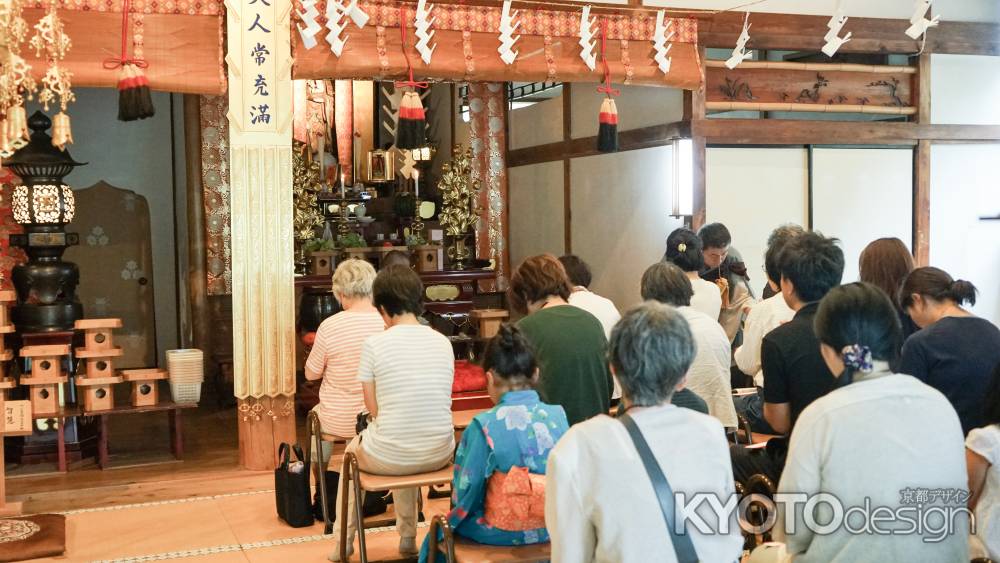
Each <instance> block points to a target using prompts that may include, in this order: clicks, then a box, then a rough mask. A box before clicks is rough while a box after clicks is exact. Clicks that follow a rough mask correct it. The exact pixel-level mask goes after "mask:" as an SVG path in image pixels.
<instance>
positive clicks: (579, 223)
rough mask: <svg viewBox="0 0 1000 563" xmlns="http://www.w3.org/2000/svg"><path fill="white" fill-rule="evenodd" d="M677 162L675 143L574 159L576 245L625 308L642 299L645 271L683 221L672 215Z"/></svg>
mask: <svg viewBox="0 0 1000 563" xmlns="http://www.w3.org/2000/svg"><path fill="white" fill-rule="evenodd" d="M672 163H673V159H672V153H671V148H670V147H669V146H667V147H657V148H651V149H642V150H635V151H627V152H621V153H615V154H606V155H600V156H589V157H586V158H575V159H573V160H572V161H571V165H570V166H571V168H570V172H571V173H570V179H571V180H572V186H573V189H572V192H571V203H572V210H573V218H572V229H573V230H572V237H573V251H574V253H575V254H579V255H580V257H581V258H583V259H584V260H585V261H587V262H588V263H589V264H590V267H591V270H592V271H593V274H594V281H593V283H592V284H591V289H593V290H594V291H595V292H597V293H599V294H601V295H604V296H605V297H607V298H608V299H611V300H612V301H614V302H615V304H616V305H618V308H619V309H625V308H628V307H631V306H632V305H634V304H636V303H637V302H639V300H640V297H639V282H640V281H641V279H642V273H643V272H645V271H646V268H647V267H649V265H650V264H652V263H654V262H656V261H657V260H659V259H660V258H662V257H663V250H664V247H663V243H664V241H665V240H666V239H667V235H668V234H669V233H670V231H671V230H673V229H674V228H676V227H678V226H680V224H681V222H680V221H679V220H677V219H672V218H671V217H670V216H669V213H670V210H671V201H670V182H671V166H672Z"/></svg>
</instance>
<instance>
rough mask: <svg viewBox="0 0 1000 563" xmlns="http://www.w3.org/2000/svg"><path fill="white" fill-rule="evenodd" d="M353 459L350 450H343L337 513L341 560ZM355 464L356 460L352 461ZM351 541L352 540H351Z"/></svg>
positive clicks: (344, 544)
mask: <svg viewBox="0 0 1000 563" xmlns="http://www.w3.org/2000/svg"><path fill="white" fill-rule="evenodd" d="M352 460H354V454H352V453H350V452H344V467H343V471H341V473H340V478H341V480H343V482H344V486H343V487H342V489H343V490H342V491H341V493H342V494H341V495H340V499H339V500H340V510H338V511H337V514H339V515H340V518H339V520H340V560H341V561H342V562H345V563H346V561H347V519H348V518H350V517H351V515H350V514H348V512H347V507H348V497H349V496H350V494H351V489H350V488H349V487H350V485H351V461H352ZM354 463H355V465H356V464H357V461H355V462H354ZM352 541H353V540H352Z"/></svg>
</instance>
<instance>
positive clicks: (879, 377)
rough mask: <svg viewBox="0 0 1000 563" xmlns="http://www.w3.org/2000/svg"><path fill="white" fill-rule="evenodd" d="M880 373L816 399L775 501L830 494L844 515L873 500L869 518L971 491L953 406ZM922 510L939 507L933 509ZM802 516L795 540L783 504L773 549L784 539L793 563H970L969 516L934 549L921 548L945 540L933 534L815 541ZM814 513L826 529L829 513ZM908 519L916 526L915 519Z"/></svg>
mask: <svg viewBox="0 0 1000 563" xmlns="http://www.w3.org/2000/svg"><path fill="white" fill-rule="evenodd" d="M876 367H882V371H876V372H875V373H872V374H869V375H867V376H863V377H862V376H861V374H858V375H857V376H855V381H854V383H851V384H850V385H847V386H845V387H840V388H838V389H835V390H833V391H831V392H830V393H828V394H827V395H825V396H823V397H820V398H819V399H816V400H815V401H813V403H812V404H810V405H809V406H808V407H806V408H805V410H803V411H802V414H801V415H800V416H799V419H798V421H797V422H796V424H795V428H794V430H792V438H791V444H790V447H789V451H788V460H787V461H786V462H785V470H784V472H783V473H782V475H781V482H780V483H779V485H778V492H789V493H791V492H796V493H806V494H815V493H819V492H824V493H829V494H831V495H833V496H835V497H837V498H838V499H840V500H841V502H842V503H843V504H844V510H845V512H846V511H847V510H849V509H851V508H852V507H864V506H865V502H866V498H867V499H870V500H869V505H870V507H871V508H870V509H869V510H874V509H875V508H877V507H887V508H888V509H889V510H897V509H899V508H901V507H903V506H906V505H910V504H913V505H915V504H916V503H915V502H914V498H910V499H906V498H904V497H905V496H906V495H905V494H904V493H903V491H904V490H906V489H910V490H911V491H914V490H919V489H924V490H928V489H929V490H935V489H948V488H952V489H961V490H966V489H967V487H968V481H967V475H966V471H965V450H964V448H963V440H962V427H961V425H960V424H959V422H958V415H957V414H955V409H954V408H952V406H951V403H949V402H948V399H946V398H945V396H944V395H942V394H941V393H940V392H939V391H937V390H936V389H933V388H932V387H930V386H928V385H925V384H923V383H921V382H920V381H919V380H917V379H916V378H914V377H911V376H909V375H899V374H892V373H889V372H888V366H887V365H886V364H884V363H882V364H881V366H879V363H877V364H876ZM915 496H916V494H914V497H915ZM923 504H924V505H926V506H937V507H938V509H940V508H941V507H942V505H941V503H929V502H928V501H927V500H926V499H924V501H923ZM958 506H961V507H965V503H964V502H962V503H961V504H960V505H958ZM802 507H803V504H797V505H796V507H795V508H796V515H795V519H794V521H795V524H796V526H795V527H796V529H795V533H794V534H790V533H788V532H787V531H786V530H785V529H784V528H785V526H784V523H785V518H786V510H785V508H786V507H785V506H784V505H783V504H782V503H778V520H777V522H778V524H777V525H776V526H775V532H776V534H775V541H782V539H784V541H785V543H786V546H787V548H788V553H789V555H794V556H795V563H810V562H823V563H827V562H831V561H837V562H841V561H842V562H848V561H849V562H852V563H855V562H856V563H864V562H871V563H885V562H886V561H968V560H969V541H968V533H969V530H968V518H967V517H965V516H964V515H959V516H956V517H954V518H953V520H954V521H955V525H956V526H957V527H958V529H957V530H955V532H954V534H952V535H948V536H946V537H945V538H944V539H943V540H942V541H940V542H938V543H933V542H925V541H923V540H924V538H936V537H938V536H939V534H932V533H929V532H927V531H926V530H925V535H923V536H921V535H919V534H916V533H911V534H896V535H878V534H875V533H872V534H865V533H861V534H851V533H849V532H848V531H847V530H846V529H844V527H843V526H842V527H840V528H839V529H838V530H836V531H834V532H833V533H830V534H826V535H822V534H814V533H813V532H811V531H809V530H808V529H806V528H805V526H804V525H803V519H802V515H801V513H802ZM817 512H818V515H817V517H816V520H817V521H818V522H821V523H825V522H828V521H829V518H830V516H829V506H828V505H826V504H825V503H820V504H819V505H818V510H817ZM932 514H933V513H932ZM908 516H909V517H910V518H912V519H917V518H918V516H917V514H915V513H910V514H909V515H908ZM905 517H906V515H904V518H905ZM924 517H925V518H927V517H929V516H928V515H927V514H925V515H924ZM934 525H935V526H937V524H934ZM855 526H856V527H860V526H858V525H857V524H855ZM877 526H878V529H880V530H892V529H906V528H908V527H910V526H909V525H908V524H907V523H906V522H905V521H902V520H897V521H895V522H881V523H878V524H877ZM910 528H911V529H912V527H910Z"/></svg>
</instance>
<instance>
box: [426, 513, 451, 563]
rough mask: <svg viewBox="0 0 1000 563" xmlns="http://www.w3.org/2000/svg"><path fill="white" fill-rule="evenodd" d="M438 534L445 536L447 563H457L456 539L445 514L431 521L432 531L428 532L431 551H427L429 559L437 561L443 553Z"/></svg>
mask: <svg viewBox="0 0 1000 563" xmlns="http://www.w3.org/2000/svg"><path fill="white" fill-rule="evenodd" d="M438 532H441V533H442V535H443V536H444V547H445V549H444V558H445V561H446V562H447V563H455V537H454V535H453V534H452V531H451V524H449V523H448V518H446V517H445V516H444V515H443V514H437V515H435V516H434V518H432V519H431V529H430V531H429V532H428V533H429V534H430V535H431V537H430V540H429V541H430V544H429V545H428V547H429V549H428V550H427V554H428V557H427V558H428V559H429V560H430V561H435V560H436V559H437V555H438V553H439V552H440V551H441V547H440V544H439V543H440V542H439V540H438Z"/></svg>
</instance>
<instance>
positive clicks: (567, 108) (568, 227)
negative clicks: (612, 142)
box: [507, 83, 597, 254]
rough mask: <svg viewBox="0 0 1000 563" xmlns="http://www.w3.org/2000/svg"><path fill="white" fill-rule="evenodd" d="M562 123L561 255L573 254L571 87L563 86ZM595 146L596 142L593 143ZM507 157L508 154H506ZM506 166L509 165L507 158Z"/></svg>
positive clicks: (568, 85)
mask: <svg viewBox="0 0 1000 563" xmlns="http://www.w3.org/2000/svg"><path fill="white" fill-rule="evenodd" d="M562 122H563V140H562V142H561V143H554V144H558V145H559V146H560V147H561V149H562V163H563V254H572V253H573V193H572V167H571V165H570V159H571V158H572V156H570V153H569V151H568V146H569V145H570V144H571V143H572V141H573V85H572V84H569V83H566V84H563V90H562ZM594 144H595V145H596V144H597V142H596V141H595V142H594ZM508 157H509V154H508ZM507 162H508V166H516V165H514V164H510V159H509V158H508V161H507Z"/></svg>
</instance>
